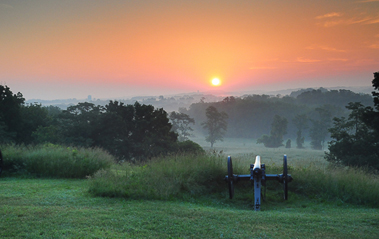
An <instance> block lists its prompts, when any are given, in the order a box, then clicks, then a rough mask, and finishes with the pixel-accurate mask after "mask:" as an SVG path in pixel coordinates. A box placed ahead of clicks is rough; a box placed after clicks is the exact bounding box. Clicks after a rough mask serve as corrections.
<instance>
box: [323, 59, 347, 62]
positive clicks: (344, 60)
mask: <svg viewBox="0 0 379 239" xmlns="http://www.w3.org/2000/svg"><path fill="white" fill-rule="evenodd" d="M348 60H349V59H346V58H329V59H328V61H343V62H346V61H348Z"/></svg>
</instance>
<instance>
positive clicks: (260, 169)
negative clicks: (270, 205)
mask: <svg viewBox="0 0 379 239" xmlns="http://www.w3.org/2000/svg"><path fill="white" fill-rule="evenodd" d="M225 181H226V182H227V183H228V188H229V198H230V199H232V198H233V197H234V184H236V183H238V182H239V181H250V182H251V183H252V185H253V188H254V209H255V210H256V211H259V210H260V208H261V196H262V186H264V187H265V188H266V182H267V181H278V182H279V183H282V184H283V191H284V200H287V199H288V183H289V182H291V181H292V177H291V175H290V174H288V167H287V155H284V156H283V173H282V174H266V166H265V164H261V157H260V156H256V158H255V163H254V164H250V174H246V175H237V174H234V173H233V163H232V157H231V156H228V175H226V176H225Z"/></svg>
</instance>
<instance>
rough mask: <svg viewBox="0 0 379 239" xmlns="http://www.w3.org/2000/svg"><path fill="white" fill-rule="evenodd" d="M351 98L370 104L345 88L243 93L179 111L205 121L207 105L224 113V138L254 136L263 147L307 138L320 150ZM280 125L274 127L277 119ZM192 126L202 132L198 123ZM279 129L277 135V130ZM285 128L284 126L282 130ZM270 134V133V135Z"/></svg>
mask: <svg viewBox="0 0 379 239" xmlns="http://www.w3.org/2000/svg"><path fill="white" fill-rule="evenodd" d="M351 101H358V102H361V103H362V104H363V105H365V106H372V105H373V102H372V97H371V96H370V95H367V94H357V93H354V92H352V91H349V90H338V91H337V90H332V91H323V90H320V89H319V90H311V91H306V92H302V93H300V94H298V95H297V96H296V97H291V96H284V97H282V96H269V95H245V96H242V97H233V96H229V97H226V98H224V99H223V100H222V101H219V102H212V103H205V102H198V103H194V104H192V105H191V106H190V107H189V108H188V109H183V108H182V109H180V112H182V113H185V114H188V115H189V116H190V117H192V118H194V119H195V121H196V122H204V121H206V115H205V114H204V112H205V111H206V109H207V108H208V107H209V106H213V107H215V108H216V109H217V110H218V111H220V112H225V113H226V114H227V115H228V119H227V125H228V130H227V132H226V134H225V137H232V138H254V139H261V140H258V142H259V143H264V144H265V145H266V146H267V147H279V146H282V145H283V142H282V141H283V140H280V138H281V136H285V137H287V138H289V139H296V141H295V142H296V147H298V148H302V147H304V141H305V140H306V139H307V140H310V141H311V145H312V148H314V149H323V148H325V143H326V141H328V140H329V139H330V134H329V132H328V128H329V127H331V125H332V119H333V118H334V117H343V116H347V115H348V113H349V112H348V110H346V109H345V108H344V107H345V105H347V104H348V103H349V102H351ZM279 121H282V122H281V123H280V125H281V126H277V124H278V122H279ZM194 128H195V129H196V130H198V131H202V132H204V133H205V131H204V129H203V128H202V127H201V125H200V124H198V125H195V126H194ZM274 128H278V130H279V129H280V130H283V132H282V133H279V135H277V136H276V137H279V138H277V139H276V138H275V136H274V135H275V134H277V133H278V132H277V130H273V129H274ZM284 128H285V129H284ZM270 135H271V136H270ZM278 140H279V141H280V142H279V141H278Z"/></svg>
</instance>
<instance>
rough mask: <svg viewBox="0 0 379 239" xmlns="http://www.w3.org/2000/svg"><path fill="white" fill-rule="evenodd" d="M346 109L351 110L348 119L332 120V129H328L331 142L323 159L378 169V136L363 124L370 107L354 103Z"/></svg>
mask: <svg viewBox="0 0 379 239" xmlns="http://www.w3.org/2000/svg"><path fill="white" fill-rule="evenodd" d="M346 108H348V109H350V110H351V113H350V115H349V117H348V119H346V118H345V117H341V118H334V119H333V123H334V127H332V128H330V129H329V131H330V133H331V137H332V138H333V140H331V141H330V142H329V146H328V147H329V153H325V158H326V159H327V160H328V161H329V162H333V163H340V164H344V165H349V166H371V167H374V168H375V169H379V142H378V138H379V137H378V136H379V135H377V134H375V131H374V130H373V129H372V128H371V127H370V126H369V125H367V124H365V123H364V117H365V115H366V114H367V112H369V111H370V110H371V109H370V107H366V108H365V107H364V106H363V105H362V104H361V103H359V102H356V103H349V105H348V106H347V107H346Z"/></svg>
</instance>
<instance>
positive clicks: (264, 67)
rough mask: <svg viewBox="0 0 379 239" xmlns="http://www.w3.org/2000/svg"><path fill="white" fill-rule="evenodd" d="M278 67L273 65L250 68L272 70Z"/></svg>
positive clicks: (251, 68) (252, 68)
mask: <svg viewBox="0 0 379 239" xmlns="http://www.w3.org/2000/svg"><path fill="white" fill-rule="evenodd" d="M276 68H277V67H273V66H253V67H250V68H249V69H250V70H272V69H276Z"/></svg>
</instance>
